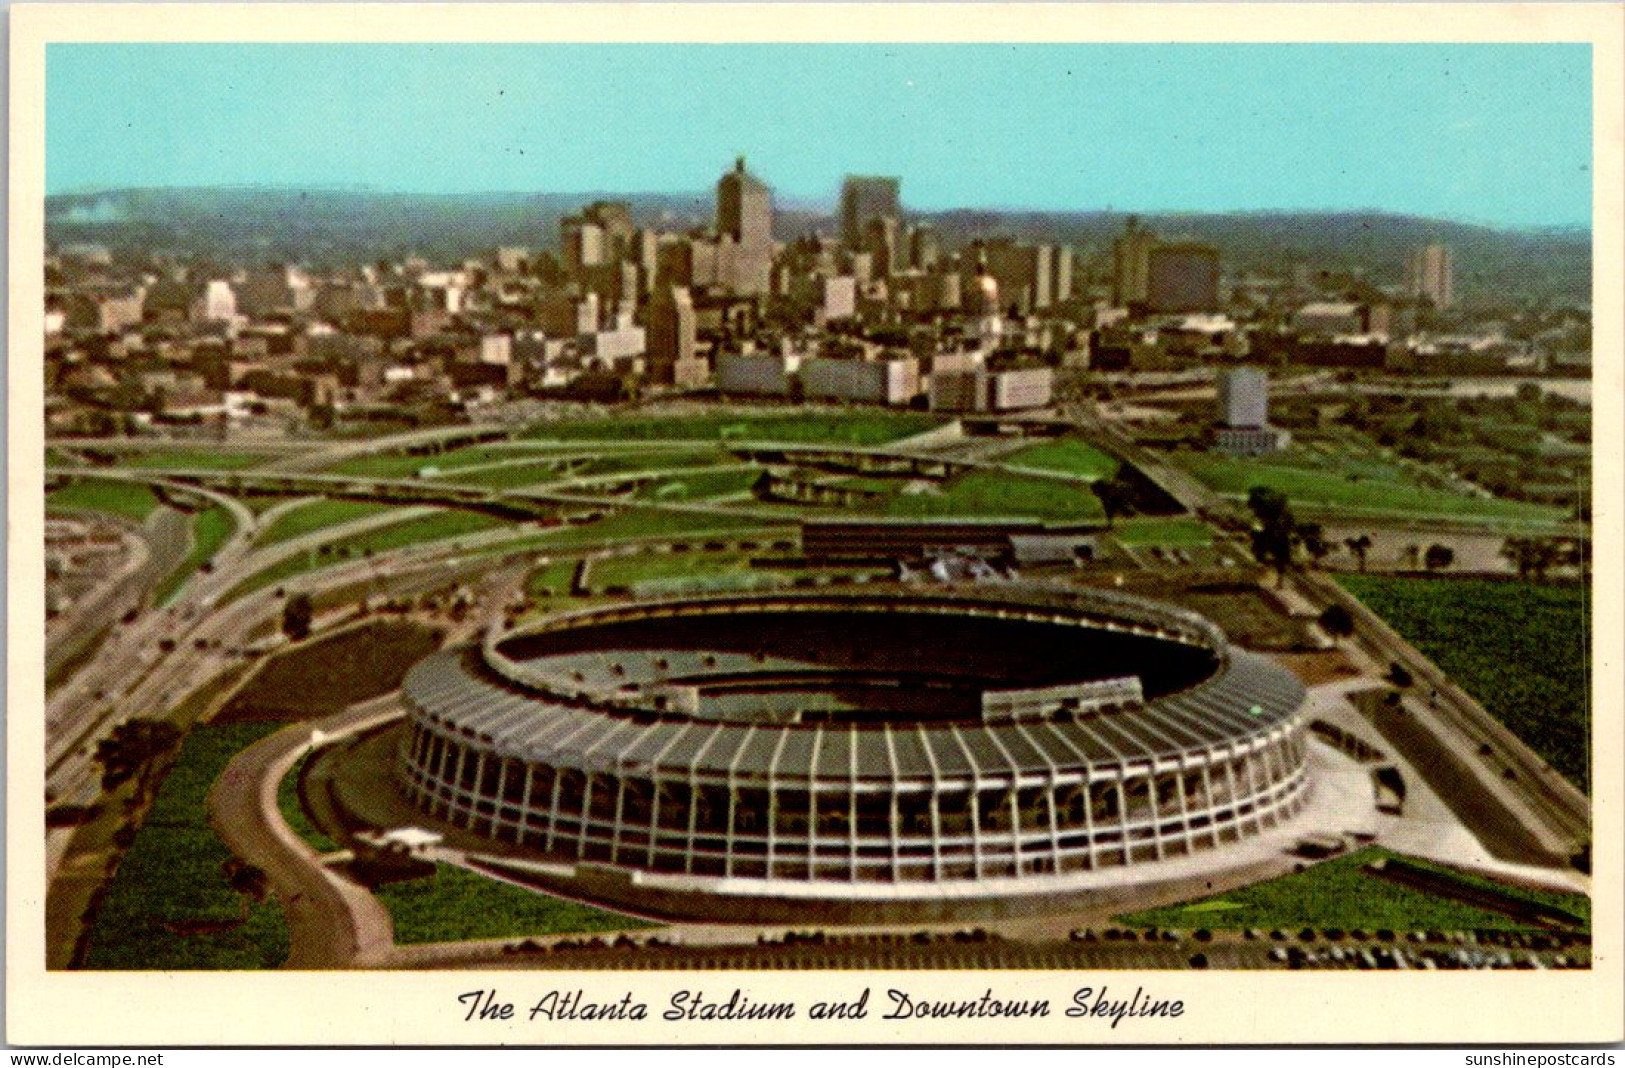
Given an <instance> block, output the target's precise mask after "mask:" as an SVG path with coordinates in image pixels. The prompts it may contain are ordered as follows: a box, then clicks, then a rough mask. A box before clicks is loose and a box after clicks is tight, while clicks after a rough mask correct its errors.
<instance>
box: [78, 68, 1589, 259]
mask: <svg viewBox="0 0 1625 1068" xmlns="http://www.w3.org/2000/svg"><path fill="white" fill-rule="evenodd" d="M46 120H47V132H46V141H47V148H46V152H47V155H46V160H47V164H46V170H47V187H48V190H49V191H50V192H70V191H83V190H89V189H100V188H115V187H125V186H213V185H278V186H289V185H292V186H366V187H371V188H374V189H378V190H391V191H402V192H468V191H532V190H534V191H539V192H588V191H607V192H628V193H630V192H688V191H696V190H701V189H706V188H708V187H709V186H710V185H711V183H712V182H714V181H715V180H716V178H717V176H718V175H719V174H721V173H722V171H723V170H724V169H726V168H727V167H728V166H730V165H731V162H732V160H733V157H734V156H735V155H737V154H740V153H744V154H745V155H746V156H747V157H748V158H749V161H750V166H751V169H752V170H753V171H754V172H756V173H757V174H759V175H760V176H761V177H762V178H763V179H764V180H766V181H767V182H768V183H769V184H770V185H772V186H773V187H774V189H775V191H776V192H777V193H779V194H780V195H781V196H784V197H788V198H793V199H818V200H821V201H826V202H828V201H831V200H832V199H833V197H834V194H835V190H836V189H837V187H838V186H839V184H840V180H841V176H842V175H843V174H847V173H857V174H893V175H898V176H901V177H902V179H903V200H904V204H905V206H906V207H910V208H916V209H921V210H940V209H945V208H956V207H1007V208H1033V209H1053V210H1097V209H1104V208H1113V209H1116V210H1126V211H1164V210H1190V211H1220V210H1265V209H1323V208H1324V209H1353V208H1376V209H1381V210H1386V211H1393V212H1407V213H1415V214H1420V215H1428V216H1436V217H1444V218H1451V219H1459V220H1466V221H1472V222H1482V223H1489V224H1492V225H1498V226H1514V227H1521V226H1551V225H1582V226H1589V225H1590V219H1591V168H1590V163H1591V56H1590V49H1589V46H1585V45H1037V46H1035V45H1015V46H1009V45H794V46H788V45H717V46H696V45H433V46H430V45H275V44H266V45H262V44H255V45H232V44H226V45H163V44H120V45H89V44H85V45H78V44H53V45H51V46H50V47H49V50H48V53H47V59H46Z"/></svg>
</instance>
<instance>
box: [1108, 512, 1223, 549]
mask: <svg viewBox="0 0 1625 1068" xmlns="http://www.w3.org/2000/svg"><path fill="white" fill-rule="evenodd" d="M1112 536H1113V537H1115V538H1116V539H1117V540H1118V541H1119V542H1120V543H1122V544H1124V545H1131V546H1136V547H1138V546H1141V545H1157V546H1173V547H1176V548H1178V547H1183V546H1188V545H1212V544H1213V528H1212V527H1210V526H1208V525H1207V524H1206V523H1204V522H1202V521H1201V520H1200V519H1119V520H1118V521H1117V524H1116V525H1115V526H1114V527H1113V528H1112Z"/></svg>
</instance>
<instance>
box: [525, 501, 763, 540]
mask: <svg viewBox="0 0 1625 1068" xmlns="http://www.w3.org/2000/svg"><path fill="white" fill-rule="evenodd" d="M783 525H784V524H774V523H773V522H772V521H771V520H764V519H758V518H756V517H754V516H747V515H727V514H723V513H716V514H702V513H694V512H665V511H656V510H655V509H652V508H624V509H621V510H619V511H616V512H611V513H610V514H609V515H606V516H605V517H604V518H602V519H597V520H594V521H593V522H591V523H583V524H581V525H579V526H570V527H559V528H557V529H555V530H550V531H548V532H546V533H544V534H540V535H538V536H537V537H536V539H535V544H537V545H539V546H550V545H583V544H593V543H597V542H612V541H618V540H620V539H623V538H656V537H669V538H675V539H678V540H687V539H691V538H699V537H705V536H707V535H711V534H716V535H720V536H724V537H731V536H736V535H738V534H740V533H742V532H744V531H748V530H759V529H778V528H779V527H780V526H783Z"/></svg>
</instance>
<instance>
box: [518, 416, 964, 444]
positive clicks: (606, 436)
mask: <svg viewBox="0 0 1625 1068" xmlns="http://www.w3.org/2000/svg"><path fill="white" fill-rule="evenodd" d="M942 422H943V421H942V420H941V419H939V418H937V417H935V416H930V415H923V414H918V413H913V412H868V411H864V412H852V413H816V412H785V413H782V414H780V413H774V412H766V413H734V412H714V413H709V414H706V415H687V416H668V417H663V418H660V417H655V418H651V417H638V416H632V417H627V418H621V419H594V420H584V421H569V422H558V423H542V424H539V425H537V426H536V427H533V428H532V429H531V430H529V431H528V432H527V433H526V435H525V436H526V437H527V438H529V439H532V440H553V441H665V440H671V441H682V440H721V441H782V442H797V443H800V442H824V443H832V444H843V445H883V444H885V443H887V442H890V441H897V440H898V439H900V438H906V437H911V436H913V435H915V434H919V433H923V432H924V431H927V430H930V429H932V428H933V427H937V426H940V425H942Z"/></svg>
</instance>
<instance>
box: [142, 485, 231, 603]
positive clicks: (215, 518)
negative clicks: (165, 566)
mask: <svg viewBox="0 0 1625 1068" xmlns="http://www.w3.org/2000/svg"><path fill="white" fill-rule="evenodd" d="M236 526H237V525H236V523H235V522H233V520H232V518H231V512H230V511H229V510H228V509H227V508H226V506H225V505H222V504H216V505H212V506H210V507H208V508H205V509H204V510H203V511H201V512H199V513H197V515H195V516H193V517H192V551H191V552H189V553H187V554H186V559H184V560H182V561H181V562H180V565H179V566H178V567H176V568H175V570H174V571H172V572H170V573H169V574H168V575H167V576H166V577H165V578H164V581H163V582H161V583H159V585H158V589H157V590H156V591H154V593H153V600H154V602H155V603H156V604H158V605H159V606H163V605H166V604H168V603H169V602H170V601H171V600H173V599H174V597H175V595H176V594H177V593H179V592H180V589H181V586H183V585H184V584H185V583H186V580H187V579H188V578H190V577H191V576H192V573H193V572H194V571H196V570H197V569H198V568H199V567H201V566H203V564H204V563H205V562H207V561H209V560H211V559H213V558H214V554H215V553H217V552H219V551H220V547H221V546H222V545H224V544H225V543H226V541H227V539H229V538H230V537H231V532H232V531H233V530H235V529H236Z"/></svg>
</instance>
